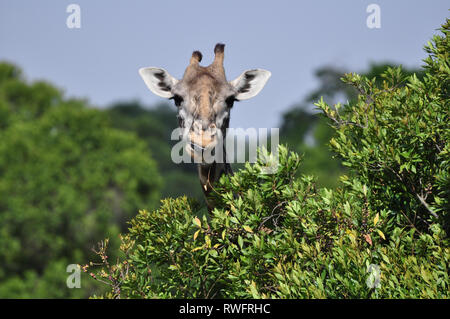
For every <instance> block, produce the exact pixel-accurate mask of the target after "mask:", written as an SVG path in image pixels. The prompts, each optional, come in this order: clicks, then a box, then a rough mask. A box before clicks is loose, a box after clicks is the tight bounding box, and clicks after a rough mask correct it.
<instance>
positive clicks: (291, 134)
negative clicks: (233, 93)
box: [280, 62, 423, 187]
mask: <svg viewBox="0 0 450 319" xmlns="http://www.w3.org/2000/svg"><path fill="white" fill-rule="evenodd" d="M392 67H394V64H393V63H389V62H385V63H371V64H370V66H369V68H368V70H366V71H364V72H362V74H361V75H362V76H365V77H367V78H369V79H374V81H375V82H376V84H377V85H379V84H381V81H382V78H381V74H383V73H384V72H385V71H386V70H387V69H388V68H392ZM345 73H346V71H345V70H344V69H341V68H336V67H333V66H324V67H321V68H319V69H318V70H317V71H316V72H315V76H316V78H317V79H318V81H319V85H318V88H317V89H315V90H313V91H312V92H310V93H309V94H308V96H307V97H306V98H305V99H304V101H302V102H301V103H299V104H297V105H295V106H293V107H292V108H291V109H290V110H288V111H287V112H285V113H284V114H283V119H282V123H281V129H280V136H281V141H282V142H283V143H286V144H287V145H289V147H290V148H291V149H293V150H295V151H297V152H299V153H300V154H303V155H304V161H303V165H302V168H301V170H300V172H301V173H307V174H313V175H315V176H317V180H318V183H319V185H321V186H326V187H336V186H337V185H338V181H339V176H340V175H342V174H344V173H346V170H345V167H344V166H343V165H342V162H341V161H340V160H339V159H337V158H335V157H334V153H333V152H332V151H331V150H330V149H329V147H328V145H327V144H328V141H329V140H330V139H331V138H332V137H333V136H334V130H333V129H332V128H331V127H330V125H329V123H328V121H327V120H326V119H324V118H323V117H322V116H321V115H320V113H317V112H314V110H313V103H314V102H315V101H317V100H318V99H319V98H321V97H322V98H323V99H324V100H325V101H327V102H328V103H333V104H334V103H337V102H342V101H343V102H346V101H348V102H349V103H354V102H355V101H356V99H357V96H358V93H359V92H358V90H357V88H355V87H353V86H351V85H348V83H345V82H343V81H342V80H341V78H342V77H343V75H344V74H345ZM403 74H404V76H409V75H413V74H416V76H417V77H418V78H419V79H421V78H422V77H423V71H422V70H420V69H405V70H404V71H403Z"/></svg>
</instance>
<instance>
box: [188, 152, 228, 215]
mask: <svg viewBox="0 0 450 319" xmlns="http://www.w3.org/2000/svg"><path fill="white" fill-rule="evenodd" d="M223 156H224V160H223V163H217V162H212V163H210V164H198V165H197V169H198V177H199V180H200V185H201V186H202V190H203V194H204V196H205V200H206V204H207V206H208V210H209V211H211V210H212V209H213V208H214V204H213V202H212V200H210V199H208V195H209V194H210V193H211V192H212V191H213V188H214V187H213V185H214V183H215V182H216V181H218V180H219V179H220V177H221V176H222V175H224V174H225V175H232V174H233V170H232V169H231V165H230V163H227V161H226V154H225V150H224V152H223Z"/></svg>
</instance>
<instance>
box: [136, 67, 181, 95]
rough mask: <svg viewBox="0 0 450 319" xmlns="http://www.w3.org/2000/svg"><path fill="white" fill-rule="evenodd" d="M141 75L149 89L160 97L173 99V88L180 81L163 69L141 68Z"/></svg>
mask: <svg viewBox="0 0 450 319" xmlns="http://www.w3.org/2000/svg"><path fill="white" fill-rule="evenodd" d="M139 74H140V75H141V77H142V79H143V80H144V82H145V84H147V87H148V88H149V89H150V91H152V92H153V93H155V94H156V95H158V96H161V97H164V98H168V99H170V98H171V97H173V94H172V91H171V90H172V88H173V86H174V85H175V84H177V83H178V80H177V79H175V78H174V77H173V76H171V75H170V74H169V72H167V71H166V70H164V69H161V68H153V67H151V68H141V69H139Z"/></svg>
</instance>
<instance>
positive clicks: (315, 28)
mask: <svg viewBox="0 0 450 319" xmlns="http://www.w3.org/2000/svg"><path fill="white" fill-rule="evenodd" d="M70 3H76V4H79V5H80V7H81V29H68V28H67V27H66V19H67V16H68V13H66V7H67V5H69V4H70ZM371 3H376V4H378V5H379V6H380V7H381V29H369V28H367V26H366V18H367V16H368V13H366V7H367V6H368V5H369V4H371ZM449 8H450V5H449V2H448V1H447V0H446V1H444V0H433V1H411V0H396V1H392V0H389V1H388V0H383V1H382V0H379V1H375V0H372V1H362V0H352V1H350V0H347V1H334V0H327V1H326V0H314V1H312V0H311V1H298V0H297V1H284V0H277V1H262V0H259V1H243V0H240V1H235V0H227V1H213V0H202V1H194V0H192V1H137V0H135V1H131V0H128V1H124V0H123V1H113V0H78V1H76V0H72V1H65V0H39V1H25V0H0V60H8V61H11V62H14V63H16V64H18V65H19V66H20V67H22V68H23V69H24V72H25V74H26V76H27V78H28V79H29V80H36V79H46V80H48V81H50V82H52V83H54V84H56V85H57V86H59V87H61V88H62V89H64V91H65V92H66V94H67V96H76V97H83V98H87V99H88V100H89V101H90V103H91V104H92V105H95V106H98V107H104V106H107V105H108V104H110V103H112V102H115V101H120V100H131V99H138V100H140V101H141V102H143V103H144V104H146V105H152V104H154V103H156V102H158V101H161V100H162V99H161V98H159V97H157V96H155V95H153V94H152V93H151V92H150V91H148V90H147V88H146V87H145V85H144V83H143V81H142V80H141V78H140V77H139V75H138V71H137V70H138V68H140V67H142V66H159V67H163V68H165V69H167V70H168V71H169V72H170V73H171V74H172V75H173V76H175V77H181V76H182V74H183V72H184V69H185V67H186V66H187V63H188V61H189V58H190V55H191V53H192V51H193V50H200V51H202V53H203V62H204V64H209V63H210V62H211V60H212V57H213V48H214V45H215V44H216V43H217V42H223V43H225V44H226V48H225V54H226V56H225V63H224V64H225V69H226V73H227V77H228V79H229V80H232V79H234V78H235V77H237V76H238V75H239V74H240V73H241V72H242V71H244V70H245V69H248V68H265V69H267V70H270V71H271V72H272V77H271V79H270V80H269V82H268V83H267V85H266V87H265V88H264V89H263V91H262V92H261V93H260V94H259V95H258V96H257V97H255V98H253V99H252V100H248V101H243V102H240V103H237V104H235V107H234V110H233V112H232V116H231V126H232V127H243V128H247V127H256V128H258V127H277V126H278V125H279V121H280V115H281V113H282V112H283V111H284V110H286V109H288V108H289V107H290V106H292V105H293V104H295V103H296V102H298V101H300V100H301V99H303V98H304V96H305V95H306V94H307V93H308V92H309V91H310V90H311V89H313V88H314V87H315V86H316V85H317V82H316V81H315V79H314V70H315V69H316V68H318V67H320V66H322V65H325V64H326V65H335V66H340V67H345V68H347V69H349V70H352V71H359V70H362V69H365V68H366V67H367V65H368V63H369V62H371V61H374V62H376V61H393V62H395V63H402V64H403V65H406V66H411V67H412V66H418V65H421V59H423V58H424V57H425V54H424V52H423V50H422V48H423V45H424V44H425V43H426V41H428V40H429V39H430V37H431V36H432V35H433V34H434V33H436V32H437V31H436V29H437V28H438V27H439V26H440V25H441V24H442V23H443V22H444V20H445V18H446V17H448V16H449V11H448V9H449Z"/></svg>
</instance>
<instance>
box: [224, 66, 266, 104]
mask: <svg viewBox="0 0 450 319" xmlns="http://www.w3.org/2000/svg"><path fill="white" fill-rule="evenodd" d="M270 76H271V73H270V72H269V71H267V70H263V69H254V70H247V71H245V72H244V73H242V74H241V75H240V76H239V77H238V78H236V79H235V80H233V81H231V82H230V84H231V85H232V86H233V87H234V88H235V89H236V92H237V93H236V95H235V99H236V100H247V99H250V98H252V97H254V96H256V95H257V94H258V93H259V92H260V91H261V90H262V88H263V87H264V85H266V82H267V80H268V79H269V78H270Z"/></svg>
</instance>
